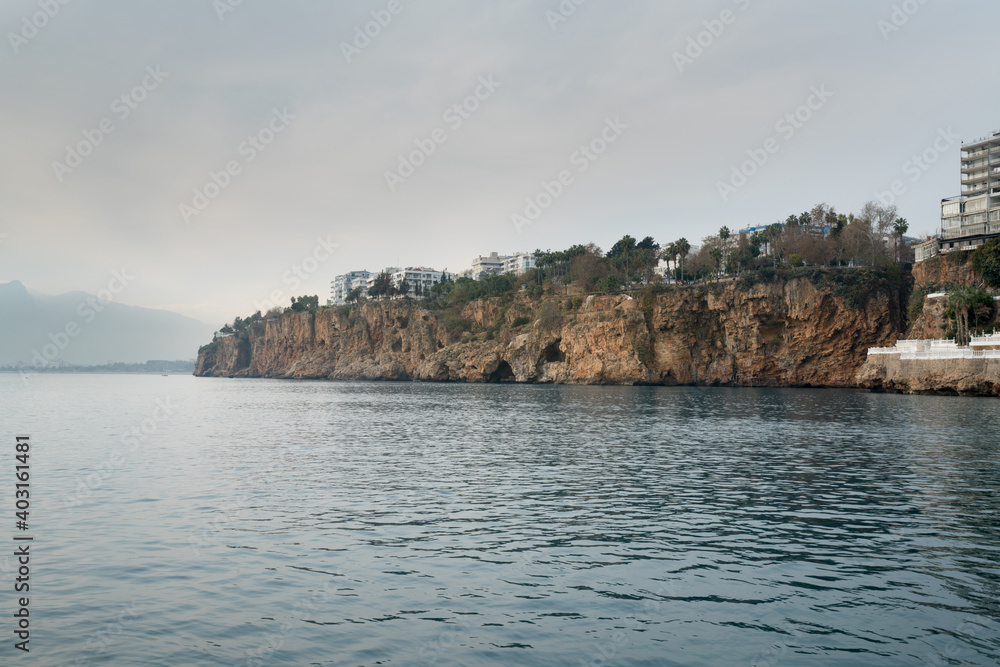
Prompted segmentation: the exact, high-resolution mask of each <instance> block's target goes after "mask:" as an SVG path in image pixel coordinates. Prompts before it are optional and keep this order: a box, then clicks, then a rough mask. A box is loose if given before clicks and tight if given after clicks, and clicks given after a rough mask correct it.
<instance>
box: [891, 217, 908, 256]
mask: <svg viewBox="0 0 1000 667" xmlns="http://www.w3.org/2000/svg"><path fill="white" fill-rule="evenodd" d="M892 231H893V236H894V238H895V241H896V261H897V262H898V261H899V246H900V245H901V244H902V243H903V236H905V235H906V232H908V231H910V223H908V222H907V221H906V218H896V223H895V224H894V225H893V227H892Z"/></svg>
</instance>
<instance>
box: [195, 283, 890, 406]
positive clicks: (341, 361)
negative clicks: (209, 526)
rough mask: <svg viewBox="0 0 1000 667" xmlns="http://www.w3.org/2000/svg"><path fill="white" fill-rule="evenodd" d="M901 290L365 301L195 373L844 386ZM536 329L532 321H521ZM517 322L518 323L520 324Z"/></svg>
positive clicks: (253, 343) (726, 287)
mask: <svg viewBox="0 0 1000 667" xmlns="http://www.w3.org/2000/svg"><path fill="white" fill-rule="evenodd" d="M900 289H901V288H899V289H897V288H895V287H891V286H890V287H886V286H881V287H879V288H878V289H876V290H875V291H874V292H873V293H872V294H871V296H870V298H867V300H866V303H864V304H858V303H856V302H855V303H852V305H853V307H852V305H848V303H847V302H845V298H843V297H841V296H836V295H835V292H836V290H834V289H831V288H830V287H827V286H825V284H824V281H823V280H818V281H817V280H815V279H809V278H797V279H793V280H783V281H782V280H779V281H776V282H768V283H763V284H756V285H753V286H747V285H746V284H745V283H744V284H743V285H742V286H741V285H739V284H737V283H736V282H735V281H729V282H726V283H722V284H719V285H703V286H697V287H688V288H682V289H670V290H668V291H666V292H665V293H661V294H655V295H654V294H651V293H650V294H646V295H644V296H643V297H641V298H638V299H632V298H629V297H627V296H605V297H593V296H592V297H587V298H586V299H585V300H583V301H582V302H581V303H579V304H578V305H577V306H576V307H568V304H566V303H565V299H556V298H554V297H549V298H547V299H529V298H527V297H526V296H523V295H518V296H517V297H512V298H508V299H507V300H503V299H499V298H498V299H492V300H480V301H474V302H472V303H470V304H468V305H466V306H465V307H464V309H462V310H461V311H460V312H456V311H446V312H443V313H442V312H437V311H430V310H426V309H424V308H422V307H421V305H420V304H419V303H418V302H411V301H394V302H378V303H365V304H362V305H359V306H354V307H351V308H332V309H324V310H320V311H319V312H317V313H300V314H286V315H283V316H280V317H278V318H276V319H272V320H269V321H266V322H262V323H257V324H255V325H254V326H253V328H252V329H251V330H250V331H249V335H248V336H246V337H244V338H238V337H228V338H222V339H219V340H217V341H215V342H214V343H212V344H211V345H209V346H206V347H205V348H203V349H202V351H201V352H200V354H199V358H198V364H197V368H196V371H195V374H196V375H199V376H225V377H271V378H303V379H305V378H312V379H344V380H348V379H367V380H420V381H453V382H524V383H562V384H625V385H634V384H664V385H729V386H800V387H849V386H854V385H855V377H856V375H857V373H858V370H859V368H860V367H861V365H862V364H863V363H864V361H865V354H866V351H867V349H868V348H869V347H872V346H885V345H892V344H893V343H894V342H895V340H896V338H897V337H898V335H899V332H900V331H901V329H902V326H903V314H902V309H901V307H900V303H905V294H900ZM524 322H528V324H524ZM515 325H518V326H515Z"/></svg>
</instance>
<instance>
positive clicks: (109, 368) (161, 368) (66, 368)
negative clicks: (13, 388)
mask: <svg viewBox="0 0 1000 667" xmlns="http://www.w3.org/2000/svg"><path fill="white" fill-rule="evenodd" d="M194 367H195V361H194V360H193V359H192V360H190V361H158V360H157V361H147V362H145V363H142V364H139V363H135V364H127V363H122V362H117V363H110V364H101V365H99V366H77V365H61V366H24V365H16V366H0V373H130V374H143V373H161V374H162V373H168V374H169V373H177V374H182V373H183V374H191V373H193V372H194Z"/></svg>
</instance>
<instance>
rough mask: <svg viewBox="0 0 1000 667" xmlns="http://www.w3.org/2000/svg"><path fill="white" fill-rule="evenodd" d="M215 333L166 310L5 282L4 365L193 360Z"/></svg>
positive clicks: (1, 315) (0, 334)
mask: <svg viewBox="0 0 1000 667" xmlns="http://www.w3.org/2000/svg"><path fill="white" fill-rule="evenodd" d="M213 330H214V327H212V326H210V325H208V324H205V323H203V322H199V321H198V320H194V319H191V318H189V317H184V316H183V315H178V314H177V313H171V312H168V311H165V310H153V309H151V308H139V307H137V306H125V305H122V304H118V303H104V304H102V303H101V302H100V301H99V300H98V299H97V297H95V296H93V295H91V294H87V293H85V292H69V293H67V294H60V295H58V296H47V295H43V294H35V293H33V292H29V291H28V290H27V289H26V288H25V286H24V285H22V284H21V283H20V282H17V281H14V282H10V283H0V365H8V364H17V363H19V362H21V363H25V364H34V365H39V364H41V363H42V361H43V360H44V361H46V362H48V363H50V364H77V365H98V364H106V363H109V362H124V363H143V362H146V361H149V360H150V359H170V360H181V359H185V360H186V359H194V358H195V357H196V356H197V354H198V347H199V346H201V345H203V344H204V343H205V342H206V341H209V340H211V339H212V332H213Z"/></svg>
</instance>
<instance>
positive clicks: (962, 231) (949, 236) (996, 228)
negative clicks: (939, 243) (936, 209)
mask: <svg viewBox="0 0 1000 667" xmlns="http://www.w3.org/2000/svg"><path fill="white" fill-rule="evenodd" d="M982 215H983V216H984V217H983V219H984V222H981V223H977V224H963V225H962V226H961V227H955V228H952V229H942V230H941V238H942V239H943V240H947V241H953V240H955V239H962V238H969V237H973V236H990V235H1000V222H985V214H982Z"/></svg>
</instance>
